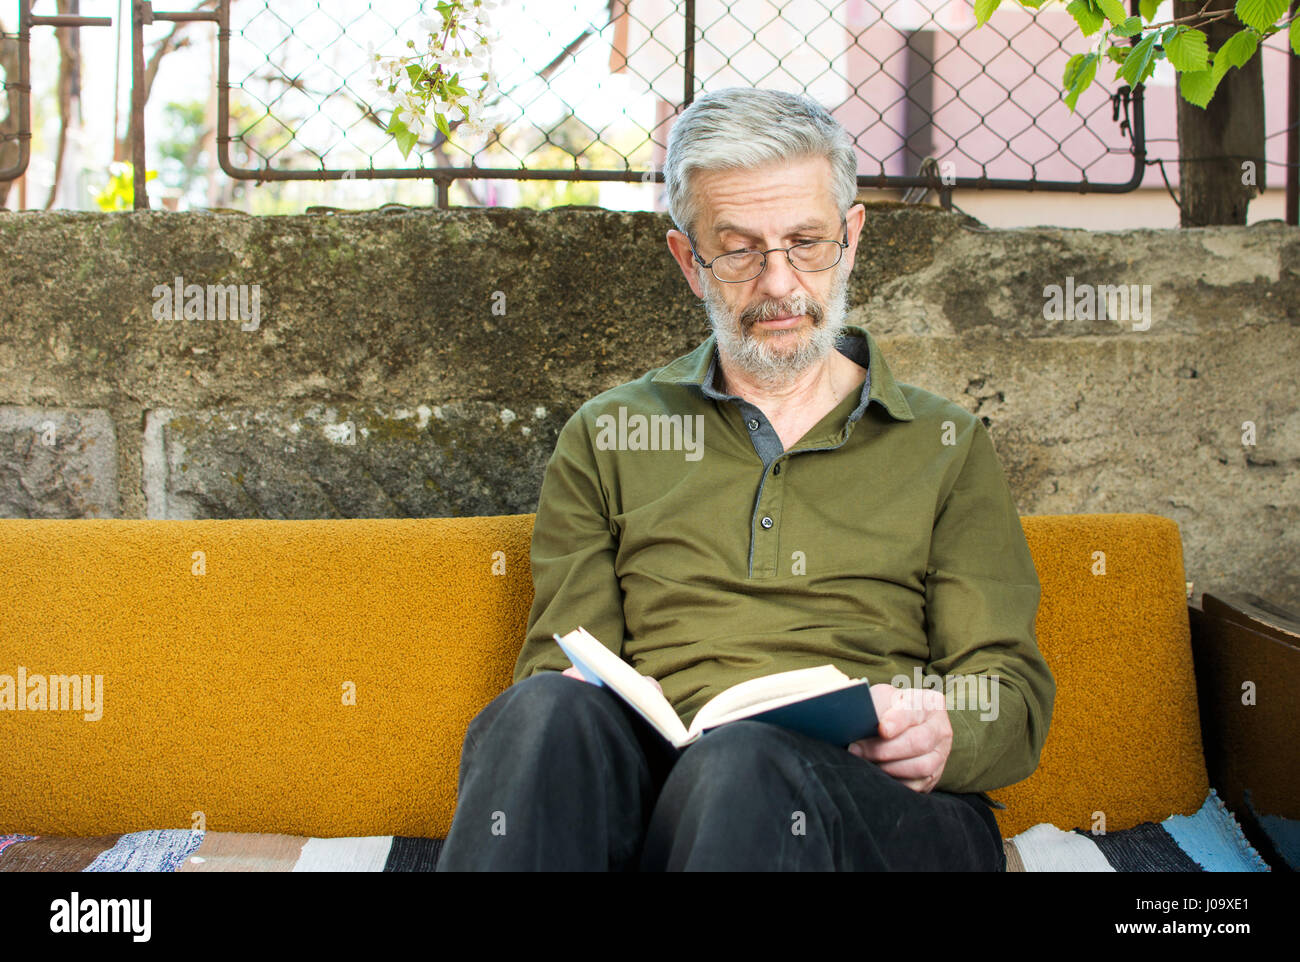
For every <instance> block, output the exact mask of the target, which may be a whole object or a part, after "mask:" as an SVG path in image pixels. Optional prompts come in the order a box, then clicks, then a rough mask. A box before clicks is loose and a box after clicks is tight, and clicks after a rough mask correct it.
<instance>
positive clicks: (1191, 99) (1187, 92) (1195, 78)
mask: <svg viewBox="0 0 1300 962" xmlns="http://www.w3.org/2000/svg"><path fill="white" fill-rule="evenodd" d="M1222 79H1223V73H1222V72H1221V71H1220V70H1218V69H1217V68H1216V69H1214V70H1193V71H1188V72H1187V73H1181V74H1179V75H1178V90H1179V92H1180V93H1182V95H1183V99H1184V100H1186V101H1187V102H1188V103H1189V104H1193V105H1194V106H1197V107H1200V108H1201V109H1202V110H1204V109H1205V105H1206V104H1208V103H1209V102H1210V98H1211V97H1213V96H1214V91H1215V90H1216V89H1217V88H1218V86H1219V81H1220V80H1222Z"/></svg>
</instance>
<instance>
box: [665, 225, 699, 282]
mask: <svg viewBox="0 0 1300 962" xmlns="http://www.w3.org/2000/svg"><path fill="white" fill-rule="evenodd" d="M668 250H669V251H671V252H672V255H673V260H675V261H677V266H678V267H680V268H681V269H682V273H683V274H684V275H686V283H687V284H690V285H691V290H692V291H694V292H695V296H696V297H698V298H701V299H703V297H704V288H703V287H702V286H701V285H700V275H699V272H698V270H697V268H698V267H699V262H698V261H697V260H696V259H695V257H694V256H693V255H692V254H691V239H690V238H689V237H687V236H686V235H685V234H683V233H682V232H681V231H679V230H675V229H674V230H670V231H669V232H668Z"/></svg>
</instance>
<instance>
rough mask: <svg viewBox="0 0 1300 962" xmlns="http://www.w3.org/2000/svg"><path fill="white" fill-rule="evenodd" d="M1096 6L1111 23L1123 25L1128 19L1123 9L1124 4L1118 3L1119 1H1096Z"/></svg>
mask: <svg viewBox="0 0 1300 962" xmlns="http://www.w3.org/2000/svg"><path fill="white" fill-rule="evenodd" d="M1097 6H1098V7H1100V8H1101V12H1102V13H1104V14H1105V15H1106V19H1107V20H1109V21H1110V22H1111V23H1123V22H1124V20H1125V19H1126V18H1127V17H1128V11H1127V10H1125V9H1124V4H1122V3H1120V0H1097Z"/></svg>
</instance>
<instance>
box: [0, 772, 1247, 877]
mask: <svg viewBox="0 0 1300 962" xmlns="http://www.w3.org/2000/svg"><path fill="white" fill-rule="evenodd" d="M1003 845H1004V846H1005V848H1006V852H1007V871H1009V872H1061V871H1066V872H1197V871H1206V872H1267V871H1271V869H1270V868H1269V866H1268V864H1267V863H1266V862H1265V861H1264V860H1263V859H1262V858H1260V856H1259V854H1258V853H1257V852H1256V851H1255V850H1254V849H1253V848H1252V847H1251V846H1250V844H1249V842H1247V841H1246V838H1245V836H1244V835H1242V832H1241V828H1240V826H1239V825H1238V824H1237V821H1236V819H1234V818H1233V817H1232V813H1231V812H1229V811H1228V810H1227V809H1226V808H1225V807H1224V805H1223V802H1222V801H1220V800H1219V797H1218V795H1217V794H1215V792H1214V791H1213V790H1211V791H1210V795H1209V797H1208V798H1207V799H1206V800H1205V804H1204V805H1202V806H1201V809H1200V811H1198V812H1197V813H1196V814H1195V815H1190V816H1187V815H1173V816H1170V817H1169V818H1167V819H1165V820H1164V821H1161V822H1158V823H1157V822H1146V823H1144V824H1142V825H1138V826H1135V827H1134V828H1130V829H1126V830H1124V831H1119V832H1111V833H1109V834H1104V835H1093V834H1091V833H1088V832H1082V831H1062V830H1061V829H1059V828H1057V827H1056V826H1054V825H1047V824H1043V825H1035V826H1034V827H1033V828H1031V829H1029V830H1028V831H1025V832H1021V833H1020V834H1019V835H1017V836H1015V837H1014V838H1010V839H1006V840H1005V841H1004V842H1003ZM441 849H442V840H441V839H436V838H407V837H404V836H400V835H397V836H394V835H376V836H371V837H366V838H304V837H301V836H294V835H259V834H244V833H238V832H191V831H186V830H172V829H162V830H158V831H147V832H132V833H130V834H128V835H101V836H98V837H95V838H61V837H51V836H35V835H0V872H430V871H432V870H433V868H434V865H435V864H436V863H437V861H438V854H439V852H440V851H441Z"/></svg>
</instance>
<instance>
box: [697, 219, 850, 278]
mask: <svg viewBox="0 0 1300 962" xmlns="http://www.w3.org/2000/svg"><path fill="white" fill-rule="evenodd" d="M840 223H841V224H843V225H844V240H842V241H837V240H835V239H834V238H833V237H823V238H820V239H818V240H812V241H800V242H799V243H798V244H791V245H790V246H789V247H769V248H768V249H767V250H765V251H755V250H747V249H744V248H742V249H740V250H734V251H724V252H723V253H721V254H719V255H718V256H717V257H715V258H713V260H711V261H709V262H708V263H707V264H706V263H705V262H704V258H703V257H701V256H700V253H699V251H697V250H696V249H695V241H694V240H693V239H692V238H691V237H690V236H689V235H687V240H689V241H690V242H691V254H692V255H694V257H695V259H696V260H697V261H699V263H700V266H701V267H706V268H708V270H709V273H710V274H712V275H713V276H714V277H715V278H717V280H718V283H720V284H748V283H749V282H750V281H752V280H757V279H758V278H760V277H762V276H763V272H764V271H766V270H767V255H768V254H772V253H775V252H776V251H780V252H781V253H783V254H785V259H786V263H788V264H789V265H790V267H791V269H792V270H796V271H798V272H799V273H800V274H820V273H821V272H822V271H828V270H830V269H831V268H832V267H837V266H839V263H840V261H842V260H843V259H844V252H845V251H846V250H848V247H849V221H848V218H847V217H845V216H841V217H840ZM806 244H835V245H836V246H837V247H839V249H840V252H839V255H838V256H837V257H836V258H835V263H834V264H828V265H827V266H825V267H819V268H817V269H816V270H804V268H802V267H798V266H796V265H795V262H794V259H793V258H792V257H791V256H790V251H792V250H794V249H795V248H796V247H803V246H804V245H806ZM733 254H761V255H762V257H763V266H762V267H760V268H759V269H758V273H757V274H755V275H754V276H753V277H746V278H745V279H744V280H743V281H728V280H723V279H722V278H721V277H718V273H717V271H715V270H714V269H713V265H714V263H715V262H716V261H717V260H718V259H719V258H722V257H731V256H732V255H733Z"/></svg>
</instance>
